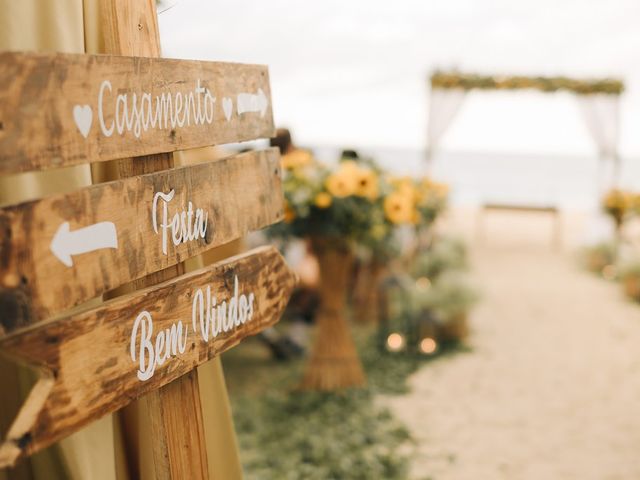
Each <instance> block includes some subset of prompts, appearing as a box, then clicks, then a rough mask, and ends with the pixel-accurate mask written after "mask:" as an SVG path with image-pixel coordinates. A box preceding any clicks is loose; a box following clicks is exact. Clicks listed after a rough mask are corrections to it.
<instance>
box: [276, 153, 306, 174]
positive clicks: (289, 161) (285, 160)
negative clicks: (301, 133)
mask: <svg viewBox="0 0 640 480" xmlns="http://www.w3.org/2000/svg"><path fill="white" fill-rule="evenodd" d="M312 162H313V157H312V156H311V154H310V153H309V152H307V151H306V150H294V151H293V152H290V153H287V154H285V155H283V156H282V158H281V159H280V163H281V164H282V168H284V169H286V170H293V169H296V168H300V167H306V166H307V165H310V164H311V163H312Z"/></svg>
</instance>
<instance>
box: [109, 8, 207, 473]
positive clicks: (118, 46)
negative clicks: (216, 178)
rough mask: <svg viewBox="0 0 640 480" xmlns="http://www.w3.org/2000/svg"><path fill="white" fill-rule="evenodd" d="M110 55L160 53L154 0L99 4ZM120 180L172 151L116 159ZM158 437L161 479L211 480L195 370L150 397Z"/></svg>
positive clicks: (178, 270)
mask: <svg viewBox="0 0 640 480" xmlns="http://www.w3.org/2000/svg"><path fill="white" fill-rule="evenodd" d="M100 6H101V12H100V13H101V19H102V24H103V27H104V43H105V50H106V52H105V53H110V54H114V55H136V56H141V57H159V56H160V55H161V49H160V32H159V30H158V15H157V12H156V4H155V0H136V1H133V0H104V1H102V2H101V3H100ZM117 166H118V170H117V171H118V174H119V176H120V178H126V177H130V176H134V175H140V174H144V173H152V172H155V171H159V170H166V169H169V168H172V167H173V166H174V162H173V153H161V154H158V155H148V156H146V157H138V158H127V159H123V160H117ZM184 271H185V269H184V264H182V263H181V264H178V265H175V266H173V267H169V268H167V269H165V270H161V271H159V272H156V273H152V274H151V275H148V276H146V277H144V278H142V279H140V280H138V281H136V282H134V285H135V288H144V287H148V286H150V285H155V284H157V283H160V282H162V281H164V280H166V279H169V278H171V277H176V276H178V275H181V274H183V273H184ZM146 407H147V408H146V410H147V414H148V415H149V419H150V424H151V433H152V436H153V441H154V444H153V460H154V465H155V472H156V475H157V478H158V479H162V480H164V479H179V478H192V479H194V480H197V479H202V480H208V478H209V466H208V463H207V448H206V444H205V437H204V426H203V424H202V407H201V405H200V392H199V389H198V371H197V370H196V369H194V370H192V371H191V372H189V373H188V374H187V375H184V376H182V377H180V378H179V379H178V380H176V381H174V382H172V383H170V384H168V385H165V386H164V387H162V388H161V389H159V390H155V391H153V392H151V393H149V394H147V396H146Z"/></svg>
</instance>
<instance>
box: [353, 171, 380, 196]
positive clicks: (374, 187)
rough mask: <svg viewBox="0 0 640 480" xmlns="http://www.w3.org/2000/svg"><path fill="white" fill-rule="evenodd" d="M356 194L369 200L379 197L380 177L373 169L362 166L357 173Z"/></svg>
mask: <svg viewBox="0 0 640 480" xmlns="http://www.w3.org/2000/svg"><path fill="white" fill-rule="evenodd" d="M356 195H358V196H359V197H365V198H368V199H369V200H375V199H376V198H378V177H377V175H376V173H375V172H374V171H373V170H370V169H368V168H361V169H359V170H358V173H357V180H356Z"/></svg>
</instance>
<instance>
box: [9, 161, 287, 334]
mask: <svg viewBox="0 0 640 480" xmlns="http://www.w3.org/2000/svg"><path fill="white" fill-rule="evenodd" d="M279 161H280V160H279V155H278V153H277V150H275V149H269V150H266V151H262V152H248V153H244V154H239V155H236V156H233V157H229V158H226V159H223V160H218V161H215V162H209V163H202V164H198V165H193V166H188V167H181V168H175V169H171V170H162V171H160V172H156V173H151V174H147V175H140V176H137V177H131V178H127V179H123V180H117V181H114V182H108V183H102V184H97V185H92V186H90V187H87V188H84V189H82V190H78V191H75V192H71V193H68V194H64V195H58V196H54V197H49V198H44V199H41V200H35V201H31V202H26V203H22V204H19V205H15V206H11V207H6V208H3V209H0V229H2V231H3V232H4V234H5V237H4V240H3V242H2V246H1V247H0V248H1V249H2V255H3V257H2V261H0V331H2V330H4V331H5V332H9V331H11V330H13V329H15V328H18V327H20V326H24V325H27V324H29V323H32V322H33V321H35V320H38V319H43V318H46V317H47V316H49V315H52V314H55V313H57V312H60V311H62V310H64V309H66V308H69V307H72V306H74V305H76V304H79V303H81V302H83V301H86V300H89V299H90V298H93V297H95V296H96V295H99V294H101V293H103V292H104V291H107V290H110V289H113V288H115V287H118V286H120V285H122V284H124V283H126V282H128V281H131V280H134V279H136V278H140V277H142V276H144V275H146V274H148V273H150V272H154V271H157V270H161V269H163V268H166V267H168V266H171V265H175V264H177V263H178V262H180V261H181V260H183V259H185V258H189V257H192V256H194V255H197V254H199V253H202V252H203V251H205V250H208V249H209V248H211V247H215V246H219V245H222V244H224V243H227V242H229V241H231V240H234V239H236V238H238V237H240V236H242V235H245V234H246V233H248V232H250V231H252V230H257V229H260V228H263V227H266V226H268V225H270V224H272V223H274V222H277V221H279V220H280V219H281V218H282V214H283V206H284V205H283V197H282V187H281V178H280V167H279ZM52 277H53V278H56V279H57V280H58V281H56V282H53V283H52V282H50V281H49V279H50V278H52ZM2 312H6V313H8V312H15V313H11V314H10V315H5V314H3V313H2Z"/></svg>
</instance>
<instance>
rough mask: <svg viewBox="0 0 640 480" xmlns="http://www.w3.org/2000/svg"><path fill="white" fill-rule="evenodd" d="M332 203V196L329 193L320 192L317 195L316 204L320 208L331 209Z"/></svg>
mask: <svg viewBox="0 0 640 480" xmlns="http://www.w3.org/2000/svg"><path fill="white" fill-rule="evenodd" d="M331 201H332V199H331V195H329V194H328V193H327V192H320V193H319V194H317V195H316V198H315V201H314V203H315V205H316V207H318V208H329V207H330V206H331Z"/></svg>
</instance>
